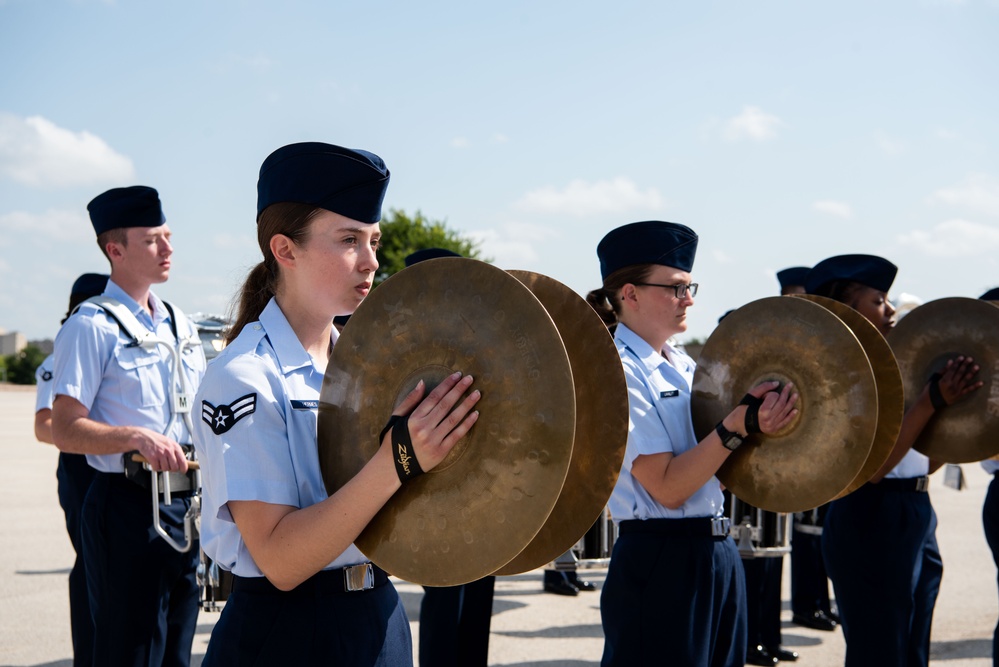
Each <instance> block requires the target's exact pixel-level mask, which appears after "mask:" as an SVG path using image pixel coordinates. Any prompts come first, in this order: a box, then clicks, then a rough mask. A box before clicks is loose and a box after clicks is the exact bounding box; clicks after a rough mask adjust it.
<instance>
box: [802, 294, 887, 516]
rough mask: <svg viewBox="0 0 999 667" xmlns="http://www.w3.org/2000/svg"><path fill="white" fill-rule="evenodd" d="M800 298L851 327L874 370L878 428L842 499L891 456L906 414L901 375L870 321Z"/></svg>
mask: <svg viewBox="0 0 999 667" xmlns="http://www.w3.org/2000/svg"><path fill="white" fill-rule="evenodd" d="M795 296H796V297H797V298H799V299H807V300H809V301H813V302H815V303H817V304H819V305H820V306H822V307H823V308H826V309H827V310H830V311H832V313H833V314H835V315H836V317H838V318H839V319H841V320H843V322H844V323H845V324H846V325H847V326H848V327H850V330H851V331H853V333H854V335H855V336H856V337H857V340H859V341H860V344H861V345H862V346H863V348H864V352H865V353H866V354H867V360H868V361H869V362H870V364H871V370H872V371H874V382H875V384H876V385H877V392H878V428H877V431H876V432H875V434H874V442H873V443H872V444H871V451H870V454H868V455H867V460H866V461H865V462H864V467H863V468H862V469H861V470H860V472H859V473H858V474H857V477H856V478H854V480H853V481H852V482H850V485H849V486H847V487H846V488H845V489H843V491H841V492H840V493H839V495H838V496H836V497H837V498H841V497H843V496H845V495H847V494H848V493H853V492H854V491H856V490H857V489H859V488H860V487H862V486H863V485H864V484H866V483H867V481H868V480H870V479H871V477H873V476H874V474H875V473H877V471H878V470H880V469H881V466H883V465H884V463H885V461H887V460H888V456H889V455H890V454H891V450H892V448H893V447H894V446H895V441H896V440H897V439H898V433H899V431H900V430H901V428H902V417H903V416H904V415H905V392H904V391H903V389H902V374H901V373H900V372H899V370H898V362H896V361H895V355H894V354H892V351H891V346H889V345H888V341H886V340H885V337H884V336H882V335H881V332H880V331H878V330H877V328H876V327H875V326H874V325H873V324H871V322H870V320H868V319H867V318H866V317H864V316H863V315H861V314H860V313H859V312H858V311H856V310H854V309H853V308H851V307H850V306H848V305H846V304H845V303H840V302H839V301H836V300H835V299H829V298H826V297H824V296H816V295H814V294H797V295H795Z"/></svg>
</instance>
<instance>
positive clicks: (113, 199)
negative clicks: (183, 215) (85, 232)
mask: <svg viewBox="0 0 999 667" xmlns="http://www.w3.org/2000/svg"><path fill="white" fill-rule="evenodd" d="M87 211H89V212H90V222H91V223H92V224H93V225H94V231H95V232H97V235H98V236H100V235H101V234H103V233H104V232H106V231H108V230H111V229H121V228H124V227H159V226H160V225H162V224H163V223H165V222H166V217H165V216H164V215H163V206H162V204H161V203H160V195H159V193H158V192H156V190H154V189H153V188H150V187H148V186H145V185H133V186H131V187H127V188H113V189H111V190H108V191H107V192H103V193H101V194H99V195H97V196H96V197H94V198H93V199H92V200H91V201H90V203H89V204H87Z"/></svg>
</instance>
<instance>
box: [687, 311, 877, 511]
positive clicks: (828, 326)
mask: <svg viewBox="0 0 999 667" xmlns="http://www.w3.org/2000/svg"><path fill="white" fill-rule="evenodd" d="M767 380H778V381H780V383H781V386H783V385H784V384H786V383H787V382H793V383H794V387H795V390H796V391H797V392H798V396H799V397H798V403H797V406H796V407H797V408H798V415H797V416H796V417H795V418H794V420H793V421H792V422H791V423H790V424H789V425H788V426H786V427H785V428H784V429H782V430H781V431H779V432H778V433H775V434H773V435H771V436H759V435H754V436H750V437H749V438H747V439H746V441H745V442H744V443H743V445H742V446H741V447H739V449H737V450H736V451H735V452H733V453H732V455H731V456H729V458H728V460H727V461H726V462H725V464H724V465H723V466H722V467H721V468H720V469H719V471H718V479H719V480H721V482H722V483H723V484H724V485H725V486H726V487H727V488H728V489H729V490H730V491H731V492H732V493H733V494H734V495H735V496H736V497H738V498H740V499H741V500H743V501H744V502H747V503H749V504H750V505H753V506H754V507H759V508H761V509H764V510H768V511H771V512H801V511H804V510H808V509H811V508H813V507H817V506H819V505H821V504H823V503H825V502H828V501H829V500H831V499H832V498H834V497H835V496H836V495H837V494H839V493H840V492H841V491H842V490H843V489H845V488H846V487H847V486H848V485H849V484H850V482H851V481H853V480H854V478H856V476H857V474H858V473H859V472H860V470H861V469H862V468H863V466H864V462H865V461H866V460H867V455H868V453H869V452H870V449H871V443H872V442H873V440H874V434H875V431H876V430H877V421H878V420H877V391H876V385H875V382H874V373H873V372H872V371H871V365H870V363H869V362H868V360H867V355H866V354H865V353H864V349H863V347H861V345H860V343H859V342H858V340H857V337H856V336H855V335H854V334H853V332H852V331H850V328H849V327H848V326H846V324H844V323H843V321H842V320H840V319H839V318H838V317H836V316H835V315H834V314H833V313H831V312H830V311H828V310H826V309H825V308H823V307H822V306H820V305H818V304H816V303H812V302H811V301H806V300H804V299H788V298H786V297H769V298H765V299H760V300H758V301H753V302H752V303H749V304H747V305H745V306H743V307H742V308H739V309H738V310H736V311H735V312H733V313H731V314H730V315H728V317H726V318H725V319H724V320H722V322H721V323H720V324H719V325H718V327H717V328H716V329H715V330H714V332H712V334H711V336H710V337H709V338H708V340H707V342H706V343H705V344H704V349H703V350H701V354H700V356H699V357H698V361H697V370H696V371H695V372H694V386H693V391H692V396H691V413H692V416H693V426H694V433H695V434H696V436H697V438H698V440H701V439H703V438H704V437H705V436H707V435H708V433H710V432H711V430H712V429H714V427H715V425H716V424H717V423H718V422H719V421H721V420H722V419H723V418H724V417H725V415H727V414H728V413H729V412H730V411H731V410H732V409H733V408H734V407H735V406H736V405H737V404H738V403H739V401H740V400H741V399H742V397H743V395H744V394H745V393H746V392H747V391H748V390H749V389H751V388H752V387H754V386H755V385H757V384H759V383H760V382H764V381H767Z"/></svg>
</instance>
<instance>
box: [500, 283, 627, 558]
mask: <svg viewBox="0 0 999 667" xmlns="http://www.w3.org/2000/svg"><path fill="white" fill-rule="evenodd" d="M509 273H510V275H512V276H514V277H515V278H517V280H519V281H521V282H522V283H524V285H526V286H527V287H528V289H530V290H531V292H533V293H534V296H536V297H537V298H538V300H539V301H541V303H542V305H543V306H544V307H545V310H547V311H548V314H549V315H551V317H552V320H553V321H554V322H555V326H556V327H557V328H558V330H559V332H560V333H561V334H562V342H563V344H564V345H565V349H566V352H567V353H568V356H569V364H570V366H571V367H572V377H573V383H574V385H575V390H576V435H575V439H574V440H573V443H572V459H571V461H570V462H569V472H568V474H567V475H566V477H565V484H563V485H562V492H561V493H560V494H559V497H558V501H557V502H556V503H555V507H554V509H552V512H551V514H550V515H549V516H548V520H547V521H546V522H545V525H544V526H542V527H541V530H540V531H539V532H538V534H537V535H535V536H534V539H533V540H531V543H530V544H528V545H527V546H526V547H524V550H523V551H521V552H520V554H518V555H517V557H516V558H514V559H513V560H512V561H510V562H509V563H507V564H506V565H504V566H503V567H502V568H500V569H499V570H497V572H496V574H518V573H520V572H527V571H529V570H533V569H535V568H537V567H541V566H542V565H544V564H545V563H549V562H551V561H553V560H555V559H556V558H558V557H559V556H561V555H562V554H563V553H565V552H566V551H568V550H569V549H570V548H572V546H573V545H574V544H575V543H576V542H578V541H579V538H581V537H582V536H583V534H584V533H586V531H587V530H589V529H590V526H592V525H593V522H594V521H596V520H597V518H598V517H599V516H600V515H601V513H602V512H603V509H604V506H606V505H607V501H608V500H609V499H610V495H611V492H612V491H613V490H614V484H615V483H616V482H617V477H618V474H619V473H620V471H621V463H622V462H623V461H624V448H625V445H627V444H628V385H627V384H626V383H625V379H624V368H623V366H622V365H621V357H620V356H619V355H618V353H617V346H615V345H614V339H613V338H612V337H611V335H610V332H609V331H607V326H606V325H605V324H604V323H603V321H602V320H601V319H600V317H599V316H598V315H597V314H596V312H594V310H593V308H591V307H590V304H588V303H586V300H585V299H583V298H582V297H580V296H579V295H578V294H576V293H575V292H574V291H572V290H571V289H569V288H568V287H566V286H565V285H563V284H562V283H560V282H558V281H557V280H554V279H552V278H549V277H547V276H543V275H541V274H540V273H533V272H531V271H510V272H509Z"/></svg>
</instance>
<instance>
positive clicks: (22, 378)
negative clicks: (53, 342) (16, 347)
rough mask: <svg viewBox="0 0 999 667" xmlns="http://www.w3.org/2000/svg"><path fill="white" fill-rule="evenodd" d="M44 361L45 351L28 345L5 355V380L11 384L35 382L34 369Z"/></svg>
mask: <svg viewBox="0 0 999 667" xmlns="http://www.w3.org/2000/svg"><path fill="white" fill-rule="evenodd" d="M43 361H45V353H44V352H42V351H41V350H40V349H39V348H38V347H36V346H34V345H29V346H27V347H26V348H24V349H23V350H21V351H20V352H18V353H17V354H11V355H8V356H7V381H8V382H10V383H12V384H35V371H36V370H37V369H38V367H39V366H41V365H42V362H43Z"/></svg>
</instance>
